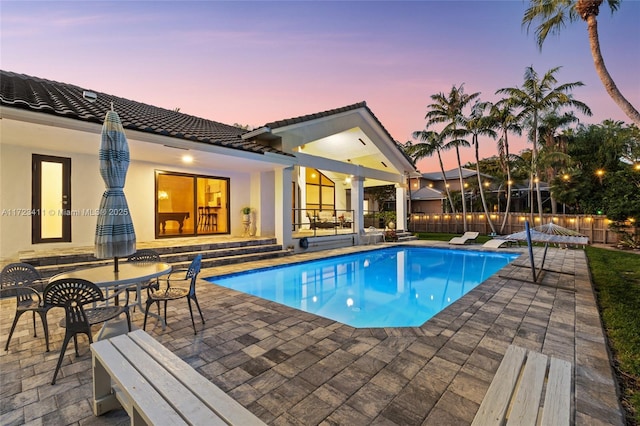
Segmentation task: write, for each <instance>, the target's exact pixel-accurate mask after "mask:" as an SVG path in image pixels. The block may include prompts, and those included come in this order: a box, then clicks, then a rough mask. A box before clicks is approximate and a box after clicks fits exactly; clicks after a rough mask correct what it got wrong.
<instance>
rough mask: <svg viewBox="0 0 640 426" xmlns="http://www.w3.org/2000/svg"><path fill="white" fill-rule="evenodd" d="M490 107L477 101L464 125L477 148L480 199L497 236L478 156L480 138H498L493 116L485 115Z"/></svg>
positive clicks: (492, 230)
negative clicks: (485, 193)
mask: <svg viewBox="0 0 640 426" xmlns="http://www.w3.org/2000/svg"><path fill="white" fill-rule="evenodd" d="M488 106H489V105H488V104H487V103H486V102H480V101H478V100H476V103H475V104H474V105H473V107H471V114H470V115H469V117H465V118H464V119H463V123H464V125H465V127H466V129H467V131H468V132H469V133H470V134H471V138H472V139H471V143H472V144H473V145H474V146H475V148H476V175H477V176H478V190H479V191H480V198H481V199H482V208H483V209H484V214H485V215H486V217H487V221H488V222H489V226H490V227H491V232H492V233H493V234H495V233H496V228H495V227H494V226H493V222H492V221H491V216H490V215H489V209H488V208H487V200H486V199H485V196H484V190H483V188H482V175H481V174H480V157H479V154H478V150H479V148H480V142H479V140H478V136H480V135H482V136H490V137H492V138H494V139H495V137H496V132H495V131H494V130H493V128H494V127H495V122H494V121H493V119H492V117H491V116H489V115H484V112H485V110H486V109H487V107H488Z"/></svg>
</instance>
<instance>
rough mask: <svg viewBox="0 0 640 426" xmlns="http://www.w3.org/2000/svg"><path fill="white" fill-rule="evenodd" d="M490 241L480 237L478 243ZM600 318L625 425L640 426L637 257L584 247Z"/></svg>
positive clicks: (434, 236) (432, 236)
mask: <svg viewBox="0 0 640 426" xmlns="http://www.w3.org/2000/svg"><path fill="white" fill-rule="evenodd" d="M417 236H418V238H420V239H424V240H437V241H449V240H450V239H451V238H453V237H455V236H459V235H456V234H441V233H424V232H423V233H418V234H417ZM489 239H491V237H487V236H479V237H478V239H477V240H476V242H477V243H484V242H485V241H487V240H489ZM586 253H587V258H588V259H589V269H590V270H591V275H592V277H593V284H594V288H595V291H596V295H597V301H598V308H599V310H600V316H601V318H602V322H603V325H604V328H605V331H606V333H607V337H608V339H609V347H610V349H611V352H612V354H613V357H614V359H613V362H614V365H615V368H616V370H617V371H616V372H617V375H618V378H619V381H620V384H621V386H622V395H621V397H622V401H621V402H622V405H623V406H624V408H625V410H626V411H627V424H629V425H639V424H640V254H638V253H632V252H623V251H615V250H607V249H603V248H595V247H587V248H586Z"/></svg>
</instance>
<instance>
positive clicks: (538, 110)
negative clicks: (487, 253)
mask: <svg viewBox="0 0 640 426" xmlns="http://www.w3.org/2000/svg"><path fill="white" fill-rule="evenodd" d="M559 70H560V67H555V68H552V69H550V70H549V71H547V72H546V73H545V74H544V75H543V76H541V77H540V76H539V75H538V73H537V72H536V71H535V70H534V69H533V67H527V68H526V69H525V73H524V83H523V84H522V87H517V86H516V87H507V88H503V89H499V90H498V91H497V92H496V93H501V94H506V95H508V96H509V102H510V103H511V105H513V106H514V107H515V108H517V109H518V110H519V112H518V114H517V117H518V121H520V122H523V123H526V127H528V128H529V141H530V142H531V143H532V144H533V150H532V154H533V155H532V158H531V176H530V179H529V180H530V188H529V191H530V194H531V191H532V189H533V188H532V187H531V185H532V184H533V183H535V186H536V194H537V196H538V197H537V198H538V214H539V215H540V220H541V221H542V197H541V193H540V181H539V177H538V172H539V170H538V144H537V141H538V126H539V125H540V122H539V121H540V116H541V115H542V114H544V113H545V112H548V111H559V110H560V109H562V108H567V107H570V108H576V109H577V110H579V111H580V112H582V113H583V114H585V115H591V109H589V107H588V106H587V105H586V104H584V103H583V102H580V101H577V100H575V99H573V97H572V95H571V91H572V90H573V89H574V88H575V87H580V86H583V85H584V84H583V83H582V82H580V81H577V82H574V83H565V84H560V85H557V83H558V80H557V79H556V77H555V74H556V73H557V72H558V71H559ZM533 213H534V208H533V202H532V203H531V216H532V217H533Z"/></svg>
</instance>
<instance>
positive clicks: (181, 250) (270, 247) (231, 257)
mask: <svg viewBox="0 0 640 426" xmlns="http://www.w3.org/2000/svg"><path fill="white" fill-rule="evenodd" d="M170 243H171V242H170V241H162V242H153V243H140V244H138V247H137V248H138V250H141V249H143V248H150V249H153V250H155V251H157V252H158V253H159V254H160V257H161V258H162V260H163V261H164V262H167V263H170V264H171V265H172V266H173V268H174V269H175V268H183V267H187V266H188V265H189V264H190V263H191V260H193V258H194V257H195V256H196V255H197V254H201V255H202V267H203V268H211V267H215V266H220V265H229V264H233V263H242V262H251V261H255V260H261V259H271V258H278V257H282V256H286V255H288V254H289V252H288V251H286V250H282V246H281V245H279V244H277V241H276V239H275V238H252V239H249V240H238V241H221V242H205V243H189V244H178V243H177V242H176V246H170V245H167V244H170ZM161 244H162V245H161ZM120 261H121V262H126V258H123V259H120ZM20 262H25V263H29V264H31V265H33V266H35V267H36V269H38V271H39V272H40V274H41V275H42V276H43V278H50V277H52V276H53V275H56V274H60V273H63V272H68V271H72V270H74V269H80V268H90V267H93V266H100V265H106V264H110V263H113V259H96V257H95V256H94V254H93V247H85V248H75V249H73V250H71V251H70V252H68V253H64V252H63V251H61V252H59V253H57V254H54V253H49V254H45V253H42V254H39V255H38V254H37V253H34V252H27V253H21V255H20Z"/></svg>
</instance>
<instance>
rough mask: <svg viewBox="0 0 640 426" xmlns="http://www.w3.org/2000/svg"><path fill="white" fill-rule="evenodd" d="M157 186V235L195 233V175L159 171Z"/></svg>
mask: <svg viewBox="0 0 640 426" xmlns="http://www.w3.org/2000/svg"><path fill="white" fill-rule="evenodd" d="M156 186H157V193H156V197H157V206H158V207H157V209H156V211H157V215H156V232H157V235H159V236H172V235H173V236H177V235H180V236H182V235H193V234H195V223H196V215H195V212H194V208H193V206H194V180H193V177H191V176H180V175H172V174H165V173H159V174H158V178H157V180H156Z"/></svg>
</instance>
